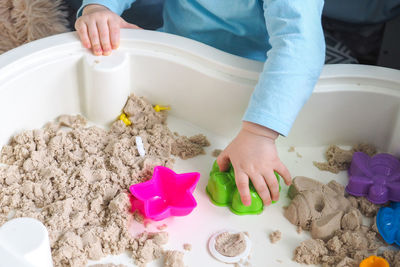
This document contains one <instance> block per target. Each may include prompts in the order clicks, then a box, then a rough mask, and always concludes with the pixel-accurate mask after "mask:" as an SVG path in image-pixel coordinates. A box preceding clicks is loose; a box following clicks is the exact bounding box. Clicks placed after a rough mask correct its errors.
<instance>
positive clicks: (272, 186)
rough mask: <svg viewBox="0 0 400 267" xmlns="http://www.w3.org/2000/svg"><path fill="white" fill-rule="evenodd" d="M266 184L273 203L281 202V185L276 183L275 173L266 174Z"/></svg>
mask: <svg viewBox="0 0 400 267" xmlns="http://www.w3.org/2000/svg"><path fill="white" fill-rule="evenodd" d="M263 176H264V179H265V182H266V183H267V185H268V189H269V192H270V194H271V198H272V200H273V201H278V200H279V185H278V182H277V181H276V177H275V174H274V172H273V171H270V172H268V173H265V174H264V175H263Z"/></svg>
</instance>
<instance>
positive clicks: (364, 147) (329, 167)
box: [313, 144, 377, 173]
mask: <svg viewBox="0 0 400 267" xmlns="http://www.w3.org/2000/svg"><path fill="white" fill-rule="evenodd" d="M354 152H364V153H366V154H368V155H369V156H373V155H375V154H376V152H377V151H376V148H375V147H374V146H373V145H369V144H358V145H355V146H353V147H352V148H351V149H350V150H344V149H341V148H340V147H338V146H336V145H331V146H329V147H328V149H327V151H326V152H325V157H326V159H327V162H316V161H314V162H313V164H314V166H315V167H317V168H318V169H320V170H321V171H329V172H332V173H339V171H343V170H347V169H348V168H349V166H350V163H351V159H352V158H353V154H354Z"/></svg>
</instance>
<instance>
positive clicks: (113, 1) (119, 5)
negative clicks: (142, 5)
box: [77, 0, 136, 17]
mask: <svg viewBox="0 0 400 267" xmlns="http://www.w3.org/2000/svg"><path fill="white" fill-rule="evenodd" d="M135 1H136V0H83V1H82V6H81V7H80V8H79V10H78V12H77V17H79V16H80V15H82V9H83V8H84V7H85V6H87V5H90V4H98V5H102V6H105V7H106V8H108V9H109V10H111V11H112V12H114V13H116V14H118V15H120V16H121V14H122V13H123V12H124V11H125V10H127V9H128V8H130V7H131V5H132V4H133V2H135Z"/></svg>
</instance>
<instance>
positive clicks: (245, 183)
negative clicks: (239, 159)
mask: <svg viewBox="0 0 400 267" xmlns="http://www.w3.org/2000/svg"><path fill="white" fill-rule="evenodd" d="M235 182H236V186H237V189H238V191H239V194H240V199H241V200H242V203H243V205H245V206H250V204H251V197H250V189H249V177H248V176H247V174H246V173H244V172H242V171H240V170H236V169H235Z"/></svg>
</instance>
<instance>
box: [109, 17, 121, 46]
mask: <svg viewBox="0 0 400 267" xmlns="http://www.w3.org/2000/svg"><path fill="white" fill-rule="evenodd" d="M108 28H109V29H110V39H111V46H112V49H117V48H118V46H119V38H120V26H119V24H118V23H117V22H115V21H114V20H109V21H108Z"/></svg>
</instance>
